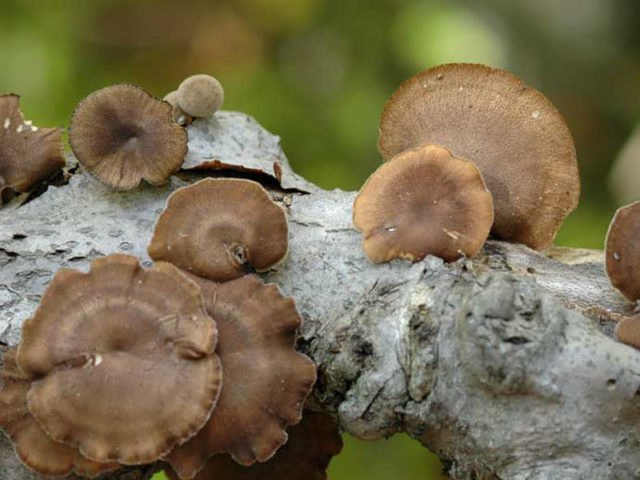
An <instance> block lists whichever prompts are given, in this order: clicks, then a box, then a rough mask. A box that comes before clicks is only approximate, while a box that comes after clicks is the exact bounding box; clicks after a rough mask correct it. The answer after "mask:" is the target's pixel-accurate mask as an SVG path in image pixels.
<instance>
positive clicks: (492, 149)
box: [378, 64, 580, 250]
mask: <svg viewBox="0 0 640 480" xmlns="http://www.w3.org/2000/svg"><path fill="white" fill-rule="evenodd" d="M424 144H432V145H441V146H442V147H444V148H446V149H447V150H449V151H451V152H452V153H453V155H455V156H457V157H461V158H467V159H469V160H471V161H472V162H474V163H475V164H476V165H477V166H478V168H479V169H480V171H481V172H482V175H483V177H484V180H485V181H486V183H487V187H488V188H489V190H490V191H491V194H492V195H493V203H494V209H495V223H494V225H493V229H492V233H493V234H494V235H495V236H497V237H500V238H503V239H506V240H511V241H515V242H521V243H524V244H526V245H528V246H530V247H532V248H535V249H537V250H540V249H543V248H546V247H548V246H549V245H551V243H552V242H553V239H554V238H555V235H556V232H557V231H558V229H559V228H560V225H561V224H562V222H563V221H564V219H565V217H566V216H567V215H568V214H569V213H570V212H571V211H572V210H573V209H575V208H576V206H577V205H578V198H579V196H580V177H579V175H578V165H577V161H576V151H575V147H574V145H573V139H572V138H571V133H570V132H569V129H568V128H567V125H566V123H565V122H564V119H563V118H562V116H561V115H560V113H559V112H558V111H557V110H556V109H555V107H554V106H553V105H552V104H551V102H549V100H548V99H547V98H546V97H545V96H544V95H542V94H541V93H540V92H538V91H537V90H535V89H534V88H532V87H529V86H527V85H526V84H525V83H523V82H522V81H521V80H520V79H519V78H517V77H516V76H514V75H512V74H510V73H508V72H505V71H503V70H495V69H493V68H490V67H486V66H484V65H473V64H450V65H441V66H439V67H435V68H432V69H431V70H427V71H425V72H421V73H418V74H417V75H415V76H414V77H412V78H411V79H409V80H407V81H406V82H405V83H403V84H402V85H401V86H400V87H399V88H398V89H397V90H396V91H395V93H394V94H393V95H392V96H391V98H390V99H389V100H388V102H387V104H386V105H385V107H384V110H383V112H382V118H381V120H380V138H379V143H378V146H379V148H380V152H381V153H382V155H383V156H384V158H385V159H387V160H389V159H391V158H392V157H393V156H394V155H397V154H398V153H400V152H403V151H405V150H408V149H411V148H416V147H419V146H421V145H424Z"/></svg>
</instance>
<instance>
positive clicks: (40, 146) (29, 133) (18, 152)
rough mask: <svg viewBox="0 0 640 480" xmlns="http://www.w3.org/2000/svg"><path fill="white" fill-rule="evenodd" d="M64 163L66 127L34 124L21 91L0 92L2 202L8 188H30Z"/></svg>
mask: <svg viewBox="0 0 640 480" xmlns="http://www.w3.org/2000/svg"><path fill="white" fill-rule="evenodd" d="M64 165H65V159H64V154H63V143H62V129H61V128H37V127H34V126H33V125H31V122H26V121H25V120H24V117H23V116H22V112H21V111H20V97H19V96H18V95H0V205H2V191H3V190H4V189H5V188H11V189H12V190H15V191H17V192H22V193H24V192H27V191H29V190H30V189H31V187H33V186H34V185H36V184H37V183H38V182H41V181H42V180H46V179H47V178H49V177H51V176H52V175H53V174H54V173H55V172H56V171H58V170H60V169H61V168H62V167H64Z"/></svg>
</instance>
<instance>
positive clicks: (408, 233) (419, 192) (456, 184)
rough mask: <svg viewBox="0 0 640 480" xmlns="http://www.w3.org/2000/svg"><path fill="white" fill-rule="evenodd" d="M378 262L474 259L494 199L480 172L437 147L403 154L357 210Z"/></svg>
mask: <svg viewBox="0 0 640 480" xmlns="http://www.w3.org/2000/svg"><path fill="white" fill-rule="evenodd" d="M353 222H354V224H355V226H356V228H357V229H358V230H359V231H361V232H362V235H363V238H364V251H365V252H366V254H367V257H369V259H370V260H371V261H373V262H387V261H389V260H392V259H394V258H404V259H407V260H411V261H413V262H416V261H419V260H422V259H423V258H424V257H425V255H428V254H431V255H437V256H439V257H441V258H443V259H445V260H447V261H454V260H456V259H458V258H459V257H460V256H461V255H463V254H464V255H466V256H468V257H473V256H475V255H476V254H477V253H478V252H479V251H480V249H481V248H482V246H483V245H484V242H485V241H486V239H487V236H488V235H489V230H490V229H491V224H492V222H493V207H492V203H491V194H490V193H489V192H488V191H487V187H486V186H485V184H484V181H483V179H482V175H480V172H479V170H478V168H477V167H476V166H475V165H474V164H473V163H472V162H469V161H467V160H463V159H461V158H456V157H454V156H453V155H452V154H451V153H450V152H449V151H447V150H445V149H444V148H441V147H438V146H435V145H425V146H423V147H422V148H418V149H416V150H408V151H405V152H403V153H400V154H399V155H397V156H396V157H394V158H393V160H391V161H389V162H386V163H384V164H383V165H382V166H381V167H380V168H378V170H376V171H375V172H374V173H373V175H371V176H370V177H369V179H368V180H367V181H366V183H365V184H364V186H363V187H362V189H361V190H360V193H359V194H358V196H357V197H356V200H355V202H354V205H353Z"/></svg>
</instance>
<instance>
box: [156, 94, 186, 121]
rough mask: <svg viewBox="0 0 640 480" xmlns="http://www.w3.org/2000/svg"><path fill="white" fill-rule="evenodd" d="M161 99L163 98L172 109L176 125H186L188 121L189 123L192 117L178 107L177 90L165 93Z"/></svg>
mask: <svg viewBox="0 0 640 480" xmlns="http://www.w3.org/2000/svg"><path fill="white" fill-rule="evenodd" d="M162 100H164V101H165V102H167V103H168V104H169V105H171V108H172V109H173V110H172V115H173V121H174V122H176V123H177V124H178V125H186V124H188V123H191V121H193V117H192V116H191V115H189V114H188V113H186V112H184V111H183V110H182V109H181V108H180V105H178V91H177V90H174V91H173V92H169V93H167V94H166V95H165V96H164V98H163V99H162Z"/></svg>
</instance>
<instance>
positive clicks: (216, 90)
mask: <svg viewBox="0 0 640 480" xmlns="http://www.w3.org/2000/svg"><path fill="white" fill-rule="evenodd" d="M223 103H224V90H223V88H222V85H221V84H220V82H219V81H218V80H217V79H216V78H214V77H212V76H211V75H206V74H204V73H201V74H198V75H192V76H190V77H188V78H186V79H184V80H183V81H182V83H181V84H180V86H179V87H178V105H180V108H181V109H182V110H183V111H185V112H186V113H188V114H189V115H193V116H194V117H209V116H211V115H213V114H214V113H215V112H217V111H218V110H220V107H222V104H223Z"/></svg>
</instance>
